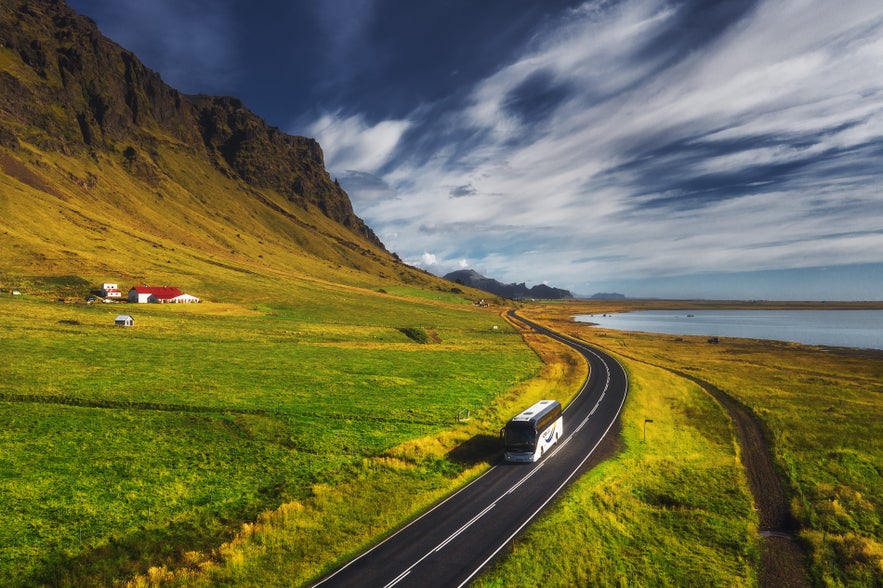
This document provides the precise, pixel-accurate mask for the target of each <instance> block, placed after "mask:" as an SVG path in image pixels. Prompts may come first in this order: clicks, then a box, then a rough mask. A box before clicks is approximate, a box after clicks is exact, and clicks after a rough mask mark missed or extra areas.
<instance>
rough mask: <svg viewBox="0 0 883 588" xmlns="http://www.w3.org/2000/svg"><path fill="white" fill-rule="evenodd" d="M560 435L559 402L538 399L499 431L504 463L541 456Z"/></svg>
mask: <svg viewBox="0 0 883 588" xmlns="http://www.w3.org/2000/svg"><path fill="white" fill-rule="evenodd" d="M562 433H564V422H563V419H562V417H561V403H560V402H558V401H557V400H540V401H539V402H537V403H536V404H534V405H533V406H531V407H530V408H528V409H527V410H525V411H524V412H522V413H521V414H519V415H517V416H515V417H513V418H512V419H511V420H510V421H509V422H508V423H506V426H505V427H504V428H503V430H502V431H500V436H501V437H502V438H503V452H504V453H503V454H504V456H505V458H506V461H508V462H534V461H537V460H538V459H540V458H541V457H543V455H544V454H545V453H546V451H548V450H549V448H550V447H552V445H554V444H555V443H556V442H557V441H558V439H559V438H560V437H561V435H562Z"/></svg>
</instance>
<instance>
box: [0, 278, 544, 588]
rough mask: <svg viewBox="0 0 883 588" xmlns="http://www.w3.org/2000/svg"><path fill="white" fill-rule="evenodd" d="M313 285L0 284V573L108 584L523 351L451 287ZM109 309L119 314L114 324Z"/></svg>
mask: <svg viewBox="0 0 883 588" xmlns="http://www.w3.org/2000/svg"><path fill="white" fill-rule="evenodd" d="M327 295H328V297H327V298H326V299H324V301H323V302H322V303H318V302H317V300H319V298H317V297H315V296H314V297H313V298H312V299H309V300H308V299H306V298H304V299H301V300H300V301H299V302H297V303H291V304H280V305H274V306H270V305H265V304H261V305H254V306H250V307H247V306H242V305H233V304H230V305H224V304H211V303H207V304H200V305H194V306H183V305H163V306H156V305H138V306H135V305H91V306H88V305H85V304H63V303H59V302H49V301H46V300H44V299H40V298H36V297H28V296H22V297H18V296H16V297H12V296H9V295H8V294H5V295H3V297H2V298H0V323H2V329H0V333H2V334H0V338H2V340H3V341H2V346H3V350H4V356H3V360H2V362H0V497H2V498H0V518H2V519H3V520H4V525H2V527H0V584H3V585H33V584H53V585H80V584H83V583H86V584H110V583H113V582H118V581H120V580H121V579H125V578H127V577H130V576H132V575H134V574H139V573H142V574H143V573H145V572H147V571H148V569H149V568H150V567H151V566H167V567H168V568H176V567H180V566H181V565H182V562H186V561H189V560H192V559H193V558H194V557H195V555H194V554H196V553H201V554H205V555H204V558H208V559H210V558H211V557H212V555H211V554H212V550H213V549H215V548H217V547H218V546H219V545H220V543H221V542H222V541H223V540H224V539H231V538H233V537H234V534H235V532H236V531H238V530H239V529H240V527H241V525H243V524H245V523H253V522H255V521H256V520H257V519H258V518H259V515H260V513H263V512H267V511H273V510H274V509H277V508H278V507H280V505H285V504H291V503H292V502H294V501H298V500H300V501H306V500H308V499H310V497H314V496H315V495H316V494H317V492H319V493H321V490H319V488H321V487H335V486H336V485H339V484H345V483H349V482H350V480H351V478H352V477H353V475H354V472H358V471H360V470H361V469H362V468H363V467H366V466H365V460H369V461H370V460H372V459H374V458H378V456H382V455H384V453H385V452H388V451H389V450H390V449H392V448H395V447H397V446H400V445H402V444H403V443H404V442H406V441H408V440H413V439H419V438H424V437H428V436H436V435H438V434H439V433H440V432H442V431H447V430H451V429H454V428H456V426H457V418H458V415H462V414H465V412H464V411H468V413H469V414H470V415H473V416H474V417H475V422H478V420H479V419H480V418H481V417H482V411H483V410H484V409H485V408H486V407H487V406H488V405H489V404H490V403H491V401H493V400H494V399H495V398H498V397H500V396H502V395H504V393H506V392H507V390H509V389H510V388H512V387H513V386H514V385H516V384H518V383H519V382H523V381H525V380H527V379H528V378H530V377H531V376H533V375H534V374H536V373H537V371H538V370H539V369H540V363H539V361H538V359H537V357H536V355H535V354H534V353H532V352H531V351H530V350H529V349H528V348H527V347H525V346H524V345H523V344H522V342H521V338H520V336H519V335H518V334H517V333H516V332H515V331H514V329H512V328H511V327H509V326H508V325H507V324H506V323H505V322H504V321H503V320H502V319H501V318H500V317H499V316H498V315H497V314H496V313H493V312H480V311H476V310H475V309H473V308H472V307H471V306H468V305H466V304H463V301H462V299H460V300H459V301H458V302H457V303H452V302H451V301H450V300H445V301H426V300H421V299H413V302H403V299H402V298H401V297H393V296H387V295H383V294H380V293H373V294H372V293H370V292H368V293H367V294H366V292H365V291H364V290H363V291H362V292H356V291H353V292H352V293H348V292H347V291H338V292H334V291H329V292H327ZM120 312H128V313H131V314H133V315H134V316H135V320H136V322H135V326H134V327H131V328H122V327H115V326H114V325H113V319H114V317H115V316H116V314H118V313H120ZM495 327H496V328H495ZM408 329H417V330H422V331H423V332H425V333H427V340H428V341H429V342H428V343H425V344H421V343H417V342H415V341H414V340H413V339H411V338H409V337H408V336H406V334H405V333H404V332H403V331H407V330H408ZM485 416H487V415H485ZM493 418H496V417H493ZM496 426H498V425H496ZM468 467H470V464H467V463H465V462H461V463H457V462H452V461H445V460H441V459H432V460H428V461H425V463H423V464H422V466H421V468H420V471H417V469H414V470H413V471H409V475H411V476H413V477H415V478H420V477H421V476H422V477H424V478H426V479H428V480H429V482H430V485H436V486H437V485H439V484H440V483H441V484H442V485H444V484H448V483H449V481H450V480H451V479H452V478H456V477H457V476H458V475H460V474H461V473H462V472H463V471H464V470H466V469H468ZM369 469H370V467H369ZM188 558H189V560H188Z"/></svg>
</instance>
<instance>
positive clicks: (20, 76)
mask: <svg viewBox="0 0 883 588" xmlns="http://www.w3.org/2000/svg"><path fill="white" fill-rule="evenodd" d="M0 172H2V173H0V248H2V250H3V251H4V252H5V253H4V255H3V256H2V257H0V288H2V287H3V286H4V285H6V286H10V285H12V284H19V283H24V284H26V285H27V284H28V283H31V284H32V285H33V284H38V283H44V282H46V281H47V280H48V281H49V282H52V281H53V280H55V281H58V280H59V279H60V278H59V277H66V278H64V279H66V280H68V281H71V280H73V281H74V282H76V281H77V280H81V281H85V282H87V283H91V284H94V283H96V282H99V283H100V282H102V281H112V282H122V283H127V282H130V281H131V282H136V281H141V282H143V281H147V282H153V283H177V282H182V281H183V282H184V284H183V285H185V286H186V287H187V289H188V290H195V289H197V288H199V287H208V286H209V282H211V283H213V284H217V283H218V282H222V281H224V280H225V279H227V278H228V277H229V276H228V275H225V276H223V277H222V276H221V275H219V274H220V273H224V272H227V273H229V272H233V274H235V275H237V276H239V277H240V278H241V279H240V281H239V284H240V288H248V287H250V285H252V284H253V285H254V289H255V290H262V289H263V288H265V287H266V282H267V281H268V280H270V281H274V280H276V279H282V280H283V281H284V279H287V278H289V277H298V276H299V277H303V276H308V277H311V278H313V279H327V280H331V281H335V282H341V283H349V284H358V285H375V284H383V283H389V282H403V283H417V284H429V285H432V287H442V285H443V282H441V280H439V279H438V278H435V277H434V276H430V275H429V274H427V273H426V272H422V271H421V270H418V269H415V268H411V267H408V266H406V265H404V264H402V263H401V261H400V260H399V259H398V257H397V256H395V255H394V254H392V253H390V252H388V251H387V250H386V249H385V247H384V246H383V243H381V241H380V240H379V239H378V237H377V236H376V235H375V234H374V232H373V231H372V230H371V229H370V228H369V227H368V226H367V225H366V224H365V223H364V222H363V221H362V219H360V218H359V217H358V216H357V215H356V214H355V213H354V211H353V207H352V204H351V202H350V199H349V197H348V195H347V194H346V192H345V191H344V190H343V189H342V188H341V186H340V185H339V184H338V182H337V181H336V180H334V179H332V178H331V176H330V175H329V174H328V172H327V170H326V169H325V165H324V156H323V153H322V149H321V147H320V146H319V144H318V143H317V142H316V141H315V140H313V139H310V138H307V137H297V136H291V135H288V134H286V133H284V132H282V131H280V130H279V129H277V128H274V127H271V126H269V125H267V124H266V123H265V122H264V121H263V120H262V119H261V118H260V117H258V116H257V115H255V114H254V113H252V112H251V111H249V110H248V109H247V108H246V107H245V106H244V105H243V104H242V102H241V101H240V100H238V99H236V98H231V97H213V96H196V95H185V94H183V93H181V92H179V91H177V90H176V89H174V88H172V87H170V86H169V85H167V84H166V83H165V82H163V80H162V79H161V77H160V76H159V74H157V73H156V72H154V71H152V70H150V69H149V68H147V67H145V66H144V65H143V64H142V63H141V62H140V61H139V60H138V58H137V57H136V56H135V55H134V54H133V53H132V52H130V51H128V50H126V49H124V48H123V47H120V46H119V45H117V44H116V43H114V42H113V41H111V40H109V39H107V38H106V37H104V36H103V35H102V34H101V32H100V31H99V30H98V27H97V25H96V24H95V23H94V22H93V21H92V20H91V19H89V18H86V17H83V16H81V15H78V14H76V13H75V12H74V11H73V10H72V9H70V8H69V7H68V6H67V5H66V4H65V3H64V1H63V0H0ZM248 276H263V277H264V278H265V279H260V280H258V279H256V278H255V279H251V278H248ZM29 281H30V282H29ZM188 282H189V283H188ZM258 282H259V283H260V285H259V286H258V285H256V284H257V283H258ZM77 283H79V282H77Z"/></svg>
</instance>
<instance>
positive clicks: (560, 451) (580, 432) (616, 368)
mask: <svg viewBox="0 0 883 588" xmlns="http://www.w3.org/2000/svg"><path fill="white" fill-rule="evenodd" d="M510 315H511V316H513V317H515V318H517V319H518V320H520V321H522V322H523V323H526V324H528V325H529V326H531V327H532V328H533V329H534V330H536V331H538V332H541V333H543V334H545V335H548V336H550V337H553V338H555V339H557V340H559V341H562V342H564V343H566V344H568V345H570V346H572V347H573V348H575V349H576V350H577V351H579V352H580V353H581V354H582V355H583V356H584V357H585V358H586V360H587V361H588V362H589V365H590V366H591V373H590V375H589V379H588V380H587V381H586V383H585V384H584V385H583V387H582V389H581V390H580V392H579V394H578V395H577V396H576V398H575V399H574V400H573V402H571V404H570V405H568V407H567V408H566V409H565V411H564V436H563V437H562V438H561V440H560V441H559V442H558V444H557V445H556V446H554V447H553V448H552V449H551V450H550V452H549V453H547V454H546V457H544V458H543V459H542V460H540V461H539V462H537V463H533V464H504V463H502V460H501V463H500V464H499V465H496V466H494V467H492V468H491V469H490V470H488V471H487V472H486V473H485V474H484V475H482V476H481V477H479V478H478V479H476V480H475V481H474V482H472V483H471V484H469V485H468V486H466V487H464V488H463V489H461V490H460V491H459V492H457V493H455V494H453V495H451V496H450V497H448V498H447V499H446V500H444V501H442V502H440V503H439V504H437V505H436V506H435V507H433V508H432V509H430V510H429V511H427V512H426V513H425V514H423V515H422V516H420V517H419V518H417V519H415V520H414V521H413V522H411V523H410V524H409V525H407V526H405V527H403V528H402V529H401V530H399V531H398V532H396V533H395V534H394V535H392V536H390V537H389V538H387V539H386V540H385V541H383V542H381V543H379V544H377V545H376V546H374V547H373V548H371V549H369V550H368V551H366V552H364V553H362V554H361V555H360V556H358V557H356V558H355V559H353V560H351V561H350V562H349V563H347V564H345V565H344V566H342V567H341V568H339V569H337V570H336V571H334V572H332V573H331V574H329V575H328V576H326V577H325V578H324V579H322V580H321V581H320V582H319V583H318V584H316V586H322V587H323V588H331V587H335V586H346V587H352V586H360V587H366V588H372V587H377V588H382V587H383V588H385V587H390V588H391V587H392V586H396V587H400V588H404V587H407V586H419V587H420V588H433V587H444V588H448V587H452V586H464V585H466V584H467V583H468V582H469V581H470V580H472V579H473V578H474V577H475V576H476V575H478V573H479V572H480V571H481V570H482V569H483V568H484V567H486V566H487V565H488V564H490V563H491V562H492V561H493V560H494V558H495V557H497V555H498V554H499V553H500V552H501V551H502V550H503V549H504V548H505V547H506V546H507V545H508V544H509V543H510V542H511V541H512V540H513V539H514V538H515V537H516V536H517V535H518V534H519V533H521V532H522V531H523V530H524V529H525V528H526V527H527V525H529V524H530V523H531V521H533V520H534V519H535V518H536V517H537V516H538V515H539V514H540V512H541V511H542V510H543V509H544V508H546V506H548V505H549V504H550V503H551V502H552V501H553V500H554V499H555V497H556V496H557V495H558V494H559V493H560V492H561V491H562V490H563V489H564V488H565V487H566V486H567V485H568V484H570V483H571V482H572V481H573V480H574V479H576V477H577V476H579V475H580V474H582V473H584V472H585V471H586V470H588V469H589V467H590V466H589V464H588V461H589V458H590V457H591V455H592V453H593V452H594V451H595V450H596V449H597V448H598V446H599V445H600V444H601V441H602V440H603V438H604V436H605V435H606V434H607V433H608V432H609V431H610V429H611V428H612V426H613V424H614V422H615V421H616V419H617V418H618V416H619V413H620V411H621V410H622V406H623V404H624V403H625V397H626V394H627V391H628V381H627V378H626V374H625V371H624V370H623V368H622V366H621V365H619V363H617V362H616V360H614V359H613V358H611V357H610V356H608V355H606V354H604V353H602V352H600V351H598V350H596V349H593V348H591V347H588V346H587V345H582V344H580V343H577V342H575V341H573V340H570V339H567V338H566V337H562V336H561V335H558V334H557V333H554V332H552V331H549V330H548V329H545V328H543V327H540V326H539V325H536V324H535V323H531V322H529V321H527V320H525V319H522V318H520V317H517V316H515V315H514V314H513V313H510ZM502 424H503V423H501V426H502ZM501 453H502V452H501Z"/></svg>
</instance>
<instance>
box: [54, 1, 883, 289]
mask: <svg viewBox="0 0 883 588" xmlns="http://www.w3.org/2000/svg"><path fill="white" fill-rule="evenodd" d="M68 4H69V5H70V6H72V7H73V8H74V9H75V10H77V11H78V12H80V13H82V14H86V15H87V16H90V17H91V18H93V19H94V20H95V21H96V22H97V23H98V26H99V28H100V29H101V30H102V32H103V33H104V34H105V35H107V36H109V37H110V38H112V39H113V40H115V41H116V42H117V43H119V44H121V45H123V46H124V47H126V48H127V49H130V50H132V51H134V52H135V53H136V55H138V57H139V58H140V59H141V60H142V61H143V62H144V63H145V64H146V65H147V66H148V67H150V68H152V69H154V70H156V71H158V72H159V73H160V74H161V75H162V77H163V79H164V80H165V81H166V82H167V83H169V84H170V85H172V86H173V87H176V88H178V89H179V90H181V91H183V92H187V93H205V94H215V95H232V96H236V97H238V98H240V99H242V101H243V102H244V103H245V105H246V106H247V107H248V108H249V109H251V110H252V111H254V112H255V113H256V114H258V115H259V116H261V117H262V118H264V119H265V120H266V121H267V122H268V123H269V124H271V125H273V126H276V127H279V128H280V129H282V130H283V131H285V132H287V133H290V134H295V135H306V136H310V137H315V138H316V139H317V140H318V141H319V143H320V144H321V145H322V148H323V150H324V153H325V161H326V167H327V168H328V170H329V172H330V173H331V175H332V176H333V177H335V178H337V179H338V180H339V181H340V183H341V184H342V185H343V186H344V188H345V189H346V190H347V192H348V193H349V195H350V198H351V199H352V201H353V205H354V208H355V210H356V213H357V214H358V215H359V216H361V217H362V218H363V219H364V220H365V221H366V222H367V223H368V224H369V225H370V226H371V227H372V228H373V229H374V231H375V232H376V233H377V235H378V236H379V237H380V239H381V240H382V241H383V242H384V244H385V245H386V247H387V248H388V249H389V250H390V251H394V252H396V253H397V254H398V255H399V256H400V257H401V258H402V259H403V260H405V261H406V262H407V263H410V264H412V265H416V266H419V267H423V268H424V269H427V270H429V271H431V272H433V273H436V274H439V275H444V274H445V273H447V272H450V271H453V270H457V269H465V268H468V269H473V270H475V271H477V272H479V273H480V274H482V275H485V276H487V277H491V278H495V279H497V280H500V281H502V282H507V283H508V282H526V283H527V284H528V285H536V284H541V283H545V284H549V285H551V286H555V287H558V288H565V289H568V290H570V291H571V292H573V293H574V294H577V295H591V294H593V293H596V292H619V293H622V294H625V295H626V296H628V297H634V298H640V297H666V298H724V299H770V300H789V299H790V300H794V299H801V300H881V299H883V2H880V1H879V0H843V1H841V2H830V1H829V0H619V1H617V0H596V1H578V0H542V1H540V0H481V1H480V2H476V1H473V0H426V1H420V2H414V1H412V0H322V1H312V0H309V1H308V0H248V1H246V0H151V1H150V2H144V1H143V0H68Z"/></svg>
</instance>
